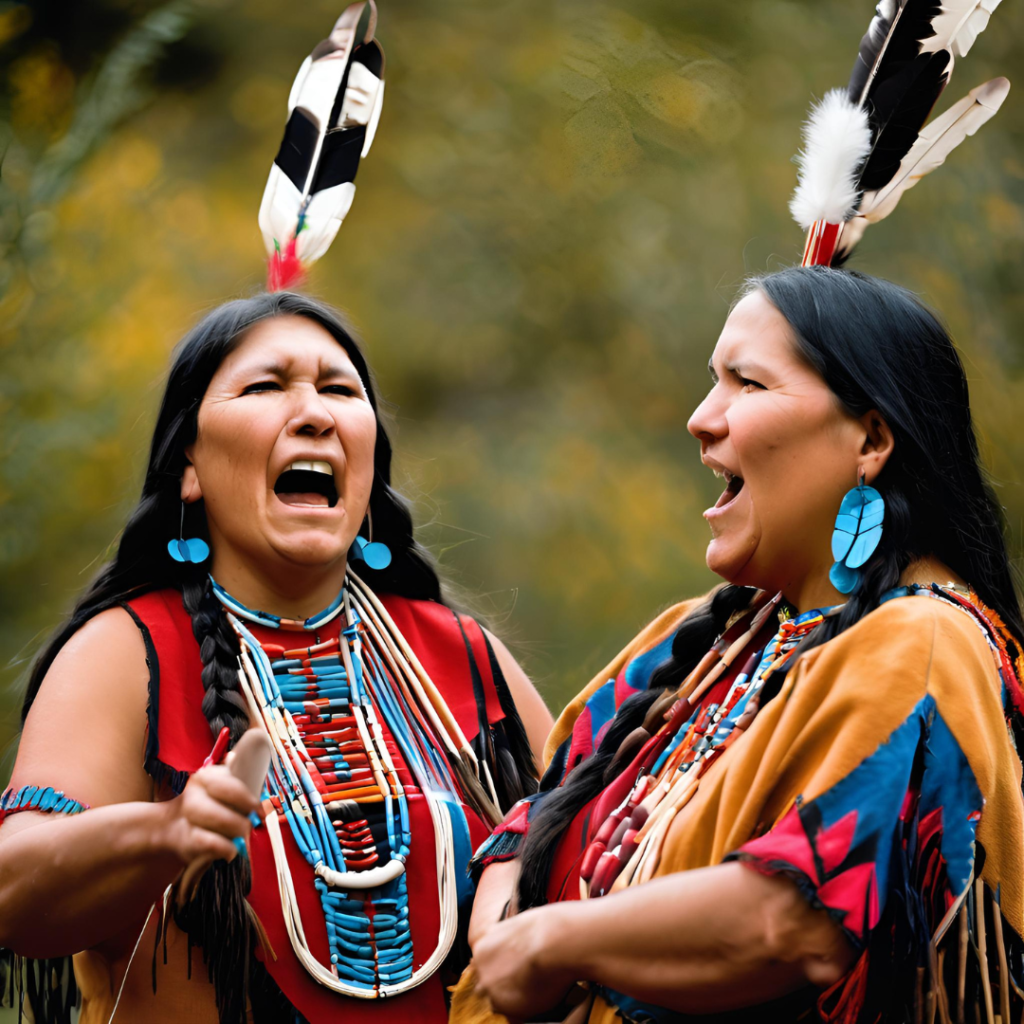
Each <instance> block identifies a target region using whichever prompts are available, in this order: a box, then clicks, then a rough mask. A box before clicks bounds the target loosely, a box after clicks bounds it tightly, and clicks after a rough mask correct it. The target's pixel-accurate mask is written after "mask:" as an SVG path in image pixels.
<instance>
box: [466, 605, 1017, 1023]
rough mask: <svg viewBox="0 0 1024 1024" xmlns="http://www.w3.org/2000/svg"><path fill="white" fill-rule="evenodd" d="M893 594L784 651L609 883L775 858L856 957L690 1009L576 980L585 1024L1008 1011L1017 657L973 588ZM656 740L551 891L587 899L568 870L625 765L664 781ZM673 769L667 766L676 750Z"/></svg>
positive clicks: (638, 671)
mask: <svg viewBox="0 0 1024 1024" xmlns="http://www.w3.org/2000/svg"><path fill="white" fill-rule="evenodd" d="M893 598H894V599H891V600H888V601H887V602H886V603H884V604H882V605H881V606H880V607H879V608H878V609H876V610H875V611H873V612H872V613H871V614H869V615H867V616H866V617H865V618H864V619H862V620H861V621H860V622H859V623H857V624H856V625H855V626H853V627H851V628H850V629H847V630H846V631H844V632H843V633H841V634H839V636H837V637H836V638H834V639H833V640H831V641H829V642H828V643H826V644H823V645H820V646H818V647H815V648H812V649H810V650H809V651H807V653H806V654H805V655H802V656H799V657H797V658H796V660H795V662H794V663H793V664H792V665H791V666H790V669H789V671H788V672H787V673H786V675H785V677H784V680H783V682H782V684H781V688H780V689H779V692H778V693H777V694H776V695H775V696H774V697H773V698H771V699H766V700H765V701H764V702H763V706H762V707H760V709H759V710H758V711H757V713H756V717H754V718H753V720H752V721H750V722H749V723H747V724H746V725H745V728H741V729H740V730H739V731H736V730H733V736H732V740H731V741H730V742H728V743H726V744H725V745H724V749H722V750H720V751H719V752H718V753H717V754H716V755H715V756H714V757H711V758H710V759H709V760H708V763H707V765H706V767H705V768H704V769H703V770H702V771H700V772H699V773H698V774H699V775H700V778H699V785H697V786H693V787H691V790H690V792H689V793H688V795H687V796H686V798H685V799H684V800H683V801H682V802H681V805H680V806H679V807H676V808H674V809H673V813H672V815H671V816H670V817H669V818H667V819H666V827H665V828H664V830H663V832H662V837H661V841H660V843H651V844H648V845H647V846H646V847H644V846H641V847H640V849H639V851H638V852H637V853H636V854H634V858H633V859H631V860H629V861H628V863H627V864H626V866H625V868H623V869H622V871H621V874H620V875H619V876H618V877H617V878H616V879H615V880H614V882H613V883H611V885H610V891H613V892H614V891H618V890H619V889H621V888H623V887H624V886H625V885H630V884H642V882H644V881H646V880H647V879H649V878H656V877H662V876H665V875H670V874H673V873H674V872H677V871H687V870H690V869H693V868H702V867H708V866H710V865H714V864H720V863H723V862H724V861H728V860H738V861H740V862H741V863H743V864H746V865H747V866H749V867H750V868H751V869H753V870H757V871H761V872H764V873H765V874H769V875H783V876H785V877H787V878H789V879H791V880H792V881H793V882H794V883H795V884H796V885H797V887H798V888H799V890H800V892H801V893H802V894H803V895H804V896H805V897H806V898H807V900H808V901H809V902H810V903H811V904H812V905H813V906H815V907H817V908H824V909H825V910H826V911H827V912H828V913H829V915H830V916H831V918H832V919H833V920H834V921H835V922H836V924H837V925H839V926H840V927H841V928H842V929H843V930H844V932H845V934H846V936H847V938H848V939H849V941H850V942H851V944H852V945H853V946H854V948H855V949H856V950H857V951H858V952H859V957H858V959H857V960H856V962H855V964H854V966H853V968H852V969H851V970H850V972H849V973H848V975H847V976H846V977H845V978H843V979H842V980H841V981H840V982H839V983H837V984H836V985H834V986H833V987H832V988H831V989H829V990H828V991H827V992H819V991H817V990H814V989H809V990H807V991H805V992H802V993H795V994H794V995H793V996H792V997H789V998H786V999H784V1000H780V1001H778V1002H777V1003H773V1004H771V1005H770V1006H762V1007H749V1008H747V1009H745V1010H741V1011H736V1012H735V1013H729V1014H720V1015H717V1016H711V1017H702V1018H695V1017H688V1016H686V1015H683V1014H679V1013H675V1012H673V1011H669V1010H666V1009H664V1008H659V1007H656V1006H650V1005H647V1004H644V1003H642V1002H640V1001H638V1000H636V999H633V998H631V997H630V996H629V995H628V994H625V993H620V992H613V991H609V990H606V989H603V988H601V987H599V986H590V988H591V999H592V1003H591V1007H590V1010H589V1016H588V1017H587V1018H586V1019H588V1020H589V1021H590V1024H613V1022H615V1021H618V1020H627V1021H641V1020H642V1021H646V1022H657V1024H670V1022H672V1024H675V1022H685V1021H693V1020H696V1019H701V1020H708V1021H712V1020H714V1021H723V1022H724V1021H727V1020H753V1019H764V1020H768V1019H771V1020H773V1021H776V1020H777V1021H786V1020H790V1021H796V1020H801V1021H814V1020H823V1021H830V1022H842V1024H854V1022H856V1024H864V1022H876V1021H900V1022H903V1021H915V1022H921V1021H923V1022H924V1024H931V1022H933V1021H942V1022H950V1021H979V1022H985V1021H987V1022H993V1021H995V1020H996V1019H1001V1020H1002V1021H1004V1022H1005V1021H1008V1020H1013V1021H1018V1020H1020V1019H1021V1015H1022V1009H1024V992H1022V989H1024V955H1022V954H1024V944H1022V941H1021V935H1022V932H1024V801H1022V796H1021V762H1020V759H1019V757H1018V754H1017V751H1016V747H1015V743H1014V740H1013V735H1012V732H1011V728H1010V723H1011V720H1016V722H1017V723H1019V721H1020V718H1019V716H1020V712H1021V708H1022V707H1024V694H1022V692H1021V685H1020V669H1021V658H1020V652H1019V651H1018V650H1017V649H1016V645H1015V644H1014V642H1013V641H1012V638H1010V637H1009V636H1008V634H1007V633H1006V631H1005V629H1004V628H1003V627H1002V624H1001V623H1000V622H999V620H998V618H997V617H996V616H995V615H994V613H992V612H991V611H989V610H987V609H985V608H984V607H983V606H982V605H981V603H980V602H979V601H978V599H977V598H976V596H975V595H973V594H971V595H970V596H969V597H967V596H964V595H961V594H960V593H958V592H956V591H954V590H951V589H949V588H937V587H932V588H914V590H912V591H911V590H908V589H902V590H900V591H898V592H894V594H893ZM703 600H704V599H699V600H697V601H692V602H688V603H685V604H681V605H678V606H676V607H675V608H673V609H670V610H669V611H667V612H666V613H665V614H663V615H662V616H660V617H659V618H658V619H657V620H656V621H655V622H654V623H652V624H651V625H650V626H649V627H648V628H647V629H645V630H644V631H643V632H642V633H641V634H640V635H639V636H638V637H637V638H636V639H635V640H634V641H633V642H632V643H631V644H630V645H629V646H628V647H627V648H626V649H625V650H624V651H623V652H622V653H621V654H620V655H619V656H618V657H617V658H616V659H615V660H614V661H613V662H612V663H611V664H610V665H609V666H608V667H607V668H606V669H605V670H604V671H603V672H601V673H600V674H599V675H598V676H597V678H595V679H594V680H593V681H592V682H591V683H590V685H589V686H588V687H587V688H586V689H584V690H583V691H582V693H581V694H580V695H579V696H578V697H577V698H576V699H575V700H574V701H573V702H572V703H571V704H570V705H569V706H568V707H567V708H566V709H565V711H564V712H563V713H562V715H561V717H560V718H559V720H558V722H557V723H556V725H555V728H554V730H553V732H552V734H551V737H550V738H549V741H548V746H547V751H546V756H547V760H548V762H549V764H550V766H551V767H550V768H549V774H547V775H546V776H545V780H544V782H543V783H542V793H541V795H540V797H539V798H534V800H533V801H532V802H528V801H524V802H523V803H521V804H520V805H519V806H518V807H516V808H514V809H513V810H512V812H510V813H509V815H507V816H506V819H505V822H504V823H503V825H502V826H499V829H498V830H497V833H496V835H495V837H494V838H492V839H491V840H489V841H488V844H487V845H486V846H485V848H484V850H483V851H481V852H480V853H478V857H479V856H481V854H483V857H484V859H485V860H486V859H487V857H488V856H489V855H491V856H493V857H494V858H495V859H502V858H507V857H510V856H514V849H515V847H516V845H517V839H518V838H519V836H521V835H522V834H523V833H525V832H526V831H527V830H528V827H529V818H530V812H531V810H532V808H533V807H535V806H537V800H538V799H543V792H544V791H545V790H550V788H551V787H552V786H557V785H559V784H560V782H561V781H564V778H565V776H566V775H567V774H568V772H569V771H571V769H572V768H573V767H574V766H575V765H576V764H577V763H579V761H580V760H581V759H585V758H586V757H587V756H589V755H590V753H591V752H592V751H593V750H594V748H595V746H596V745H597V743H598V742H599V739H600V736H601V735H602V730H603V729H605V728H606V727H607V724H608V722H609V721H610V720H611V718H612V716H613V715H614V712H615V709H616V708H617V707H618V706H619V705H621V703H622V701H623V700H624V699H625V698H626V697H628V696H629V695H630V694H632V693H634V692H636V691H637V690H642V689H645V688H646V687H647V685H648V683H649V680H650V676H651V673H652V671H653V670H654V669H655V668H656V667H657V666H658V665H659V664H661V663H662V662H663V661H664V660H665V659H667V657H668V656H669V654H670V648H671V641H672V636H673V634H674V632H675V630H676V629H677V628H678V626H679V623H680V622H681V621H682V620H683V618H685V617H686V615H688V614H689V613H690V612H691V611H693V610H694V609H695V608H696V607H697V606H698V605H700V604H701V603H702V602H703ZM764 643H765V638H764V633H763V632H762V633H761V634H760V635H758V636H756V637H754V638H753V640H752V641H751V644H750V647H749V649H748V650H747V651H744V652H743V653H742V655H740V656H738V657H737V658H736V659H734V661H733V665H732V668H731V669H730V670H729V671H728V672H726V673H725V674H724V675H723V676H722V677H721V678H720V679H719V680H718V681H717V682H715V684H714V686H713V687H712V688H711V689H710V690H709V691H708V692H707V693H705V694H704V697H703V700H702V701H701V702H700V703H699V706H697V707H695V708H694V709H693V713H692V716H691V717H690V718H689V719H688V720H687V722H686V723H685V724H684V725H683V726H682V727H681V728H678V729H677V731H676V736H680V735H681V734H685V733H686V730H694V729H698V728H700V726H701V722H702V720H704V721H706V720H707V716H708V715H710V714H711V713H712V712H713V710H714V709H715V707H716V705H717V704H718V702H720V701H723V700H724V699H725V697H726V695H727V694H728V692H729V691H730V688H731V687H732V685H733V684H734V683H735V682H736V681H737V678H738V676H739V675H740V672H741V668H742V667H743V666H744V665H746V666H749V664H750V662H749V660H748V659H749V657H750V653H751V652H754V653H756V651H755V648H758V649H760V647H763V645H764ZM740 681H741V682H742V680H740ZM702 716H703V719H702ZM665 729H666V730H668V729H669V726H666V727H665ZM659 743H660V744H661V746H660V747H659ZM664 748H665V737H664V736H663V735H660V736H655V737H653V738H652V740H651V741H650V742H649V743H647V744H645V745H644V748H643V749H642V750H641V751H640V752H639V753H638V754H637V755H636V757H634V758H632V760H631V762H630V763H629V764H628V766H626V767H624V770H623V771H622V772H621V773H620V774H619V775H618V777H617V778H616V779H615V780H614V781H613V782H612V783H611V784H610V785H609V786H608V787H607V788H606V789H605V791H604V792H603V793H602V794H601V795H600V796H599V797H597V798H596V799H595V800H594V801H592V802H591V803H590V804H588V805H587V806H586V807H585V808H584V809H583V811H581V812H580V814H579V815H578V816H577V818H576V820H575V821H574V822H573V824H572V825H571V826H570V828H569V829H568V830H567V831H566V833H565V834H564V835H563V837H562V840H561V843H560V845H559V848H558V851H557V853H556V856H555V859H554V865H553V870H552V873H551V877H550V884H549V887H548V899H549V901H555V900H563V899H577V898H580V897H581V895H582V896H584V897H585V898H586V897H588V896H591V897H592V896H594V895H595V892H594V889H593V886H594V882H595V880H596V873H592V874H591V879H590V881H589V882H587V881H585V880H583V879H581V876H580V872H581V867H582V868H583V870H584V871H589V872H594V868H593V862H594V858H593V857H592V858H590V863H587V861H588V858H587V852H588V849H589V848H591V847H593V846H594V839H595V835H596V834H597V832H598V830H599V829H600V828H601V826H602V824H603V823H604V822H606V821H607V820H608V816H609V815H610V814H611V813H612V812H613V811H614V809H615V808H616V807H618V806H619V805H620V804H621V803H622V801H623V800H624V798H625V797H626V796H628V794H629V792H630V788H631V787H632V786H633V785H634V783H635V780H636V778H637V775H638V772H639V770H640V769H641V768H642V767H644V766H645V765H647V764H648V762H651V765H652V769H653V774H654V775H655V778H656V779H658V778H659V774H658V773H659V768H658V765H657V760H658V758H657V756H655V755H657V754H658V751H659V749H660V750H664ZM669 749H670V750H671V743H670V744H669ZM705 749H706V748H705ZM662 760H663V761H664V759H662ZM669 767H670V768H672V770H673V771H674V772H676V773H678V767H673V766H672V765H671V757H670V758H669ZM660 771H661V772H662V774H663V773H664V771H665V769H664V767H661V769H660ZM669 781H672V780H669ZM652 816H653V815H652ZM642 837H643V832H642V831H641V838H642ZM598 852H599V848H598ZM638 858H639V864H640V866H639V867H638V866H637V865H638ZM597 863H598V864H600V861H599V860H598V861H597ZM603 891H608V890H607V889H605V890H603ZM581 980H584V981H585V979H581ZM497 1019H501V1018H497V1017H496V1016H495V1015H493V1014H491V1013H490V1012H489V1010H488V1009H487V1008H486V1007H485V1006H483V1005H482V1000H480V999H479V998H477V997H475V996H474V993H473V979H472V969H471V968H470V970H468V971H467V972H466V974H465V975H464V976H463V979H462V981H461V982H460V985H459V986H458V988H457V989H456V993H455V998H454V1001H453V1013H452V1020H453V1022H455V1024H483V1022H485V1021H494V1020H497ZM576 1019H577V1018H576V1017H575V1016H574V1017H573V1020H574V1021H575V1020H576ZM580 1019H582V1018H580Z"/></svg>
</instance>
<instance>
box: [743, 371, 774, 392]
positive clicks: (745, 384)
mask: <svg viewBox="0 0 1024 1024" xmlns="http://www.w3.org/2000/svg"><path fill="white" fill-rule="evenodd" d="M737 376H738V375H737ZM739 381H740V384H741V385H742V386H743V387H745V388H746V387H751V388H759V389H760V390H761V391H767V390H768V389H767V388H766V387H765V386H764V385H763V384H761V383H759V382H758V381H756V380H751V379H750V378H749V377H740V378H739Z"/></svg>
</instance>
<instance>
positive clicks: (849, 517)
mask: <svg viewBox="0 0 1024 1024" xmlns="http://www.w3.org/2000/svg"><path fill="white" fill-rule="evenodd" d="M859 480H860V482H859V483H858V485H857V486H856V487H854V488H852V489H851V490H849V491H847V492H846V495H845V497H844V498H843V503H842V504H841V505H840V506H839V514H838V515H837V516H836V527H835V531H834V532H833V534H832V557H833V558H834V559H835V564H834V565H833V566H832V568H831V570H830V571H829V574H828V578H829V579H830V580H831V581H832V586H833V587H835V588H836V590H838V591H839V593H840V594H852V593H853V591H854V590H856V589H857V584H858V583H860V580H861V576H862V575H863V572H862V571H861V567H862V566H863V565H864V563H865V562H866V561H867V560H868V559H869V558H870V557H871V556H872V555H873V554H874V553H875V549H876V548H877V547H878V542H879V541H880V540H881V539H882V520H883V519H884V518H885V499H884V498H883V497H882V496H881V494H879V493H878V491H876V490H875V489H874V487H867V486H865V484H864V471H863V470H861V472H860V477H859Z"/></svg>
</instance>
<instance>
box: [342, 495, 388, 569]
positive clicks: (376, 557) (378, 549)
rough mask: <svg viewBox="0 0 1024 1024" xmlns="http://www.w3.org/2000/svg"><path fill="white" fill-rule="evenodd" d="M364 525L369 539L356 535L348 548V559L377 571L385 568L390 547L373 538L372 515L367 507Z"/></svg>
mask: <svg viewBox="0 0 1024 1024" xmlns="http://www.w3.org/2000/svg"><path fill="white" fill-rule="evenodd" d="M366 526H367V533H369V535H370V539H369V540H367V539H366V538H365V537H356V539H355V540H354V541H353V542H352V547H350V548H349V549H348V557H349V561H351V562H357V561H358V562H363V563H365V564H366V566H367V567H368V568H370V569H377V570H378V571H379V570H381V569H386V568H387V567H388V566H389V565H390V564H391V548H389V547H388V546H387V544H382V543H381V542H380V541H379V540H374V539H373V517H372V516H371V515H370V510H369V509H367V510H366Z"/></svg>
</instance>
